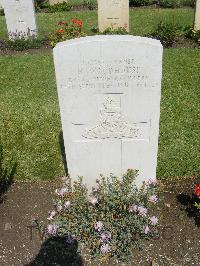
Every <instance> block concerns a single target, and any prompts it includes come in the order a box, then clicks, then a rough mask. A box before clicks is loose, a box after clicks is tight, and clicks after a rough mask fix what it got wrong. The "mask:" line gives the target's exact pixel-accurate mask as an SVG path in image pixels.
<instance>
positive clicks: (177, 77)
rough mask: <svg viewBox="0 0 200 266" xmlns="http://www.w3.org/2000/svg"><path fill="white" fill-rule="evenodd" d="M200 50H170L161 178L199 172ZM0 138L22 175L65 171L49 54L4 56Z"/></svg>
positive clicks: (165, 68) (166, 58)
mask: <svg viewBox="0 0 200 266" xmlns="http://www.w3.org/2000/svg"><path fill="white" fill-rule="evenodd" d="M199 59H200V50H198V49H166V50H165V52H164V62H163V86H162V102H161V123H160V140H159V156H158V177H159V178H166V177H168V176H184V175H192V174H195V173H198V172H200V166H199V161H200V154H199V127H200V126H199V124H200V119H199V118H200V117H199V116H200V115H199V114H200V95H199V94H200V91H199V84H200V77H199V69H200V60H199ZM0 66H1V81H2V85H1V89H0V112H1V119H0V136H1V138H2V142H3V144H4V147H5V151H6V155H7V158H10V157H11V156H13V157H14V158H15V160H16V161H17V162H18V163H19V166H18V171H17V178H18V179H31V180H34V179H49V178H53V177H55V176H58V175H62V174H63V173H64V171H63V164H62V158H61V155H60V147H59V133H60V130H61V123H60V115H59V107H58V100H57V92H56V83H55V75H54V68H53V58H52V55H51V54H46V55H44V54H43V55H42V54H34V55H23V56H22V55H21V56H19V55H18V56H4V57H1V58H0Z"/></svg>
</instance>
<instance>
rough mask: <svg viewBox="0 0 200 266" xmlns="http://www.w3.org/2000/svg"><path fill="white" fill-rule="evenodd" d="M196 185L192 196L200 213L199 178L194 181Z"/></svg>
mask: <svg viewBox="0 0 200 266" xmlns="http://www.w3.org/2000/svg"><path fill="white" fill-rule="evenodd" d="M195 181H196V185H195V187H194V195H195V197H196V199H197V200H196V203H195V207H196V208H197V209H198V210H199V212H200V178H197V179H196V180H195Z"/></svg>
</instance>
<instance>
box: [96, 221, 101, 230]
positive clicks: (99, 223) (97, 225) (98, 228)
mask: <svg viewBox="0 0 200 266" xmlns="http://www.w3.org/2000/svg"><path fill="white" fill-rule="evenodd" d="M94 228H95V230H97V231H101V230H102V228H103V223H102V222H101V221H99V222H96V223H95V225H94Z"/></svg>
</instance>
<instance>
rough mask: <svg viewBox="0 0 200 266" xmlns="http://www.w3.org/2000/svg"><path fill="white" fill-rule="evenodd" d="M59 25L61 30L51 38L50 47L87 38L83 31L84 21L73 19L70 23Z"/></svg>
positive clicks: (63, 22) (64, 22) (62, 22)
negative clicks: (71, 40) (74, 39)
mask: <svg viewBox="0 0 200 266" xmlns="http://www.w3.org/2000/svg"><path fill="white" fill-rule="evenodd" d="M58 25H59V26H60V28H59V29H57V30H56V31H55V32H54V33H53V34H51V35H50V36H49V39H50V45H51V46H52V47H54V46H55V45H56V44H57V43H58V42H62V41H66V40H68V39H73V38H79V37H83V36H85V33H84V32H83V31H82V28H83V21H82V20H78V19H76V18H72V19H71V20H70V21H68V22H66V21H60V22H59V23H58Z"/></svg>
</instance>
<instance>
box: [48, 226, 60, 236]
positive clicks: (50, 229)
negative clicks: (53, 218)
mask: <svg viewBox="0 0 200 266" xmlns="http://www.w3.org/2000/svg"><path fill="white" fill-rule="evenodd" d="M58 228H59V227H58V225H56V224H48V225H47V233H48V234H49V235H51V236H55V235H56V233H57V230H58Z"/></svg>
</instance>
